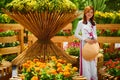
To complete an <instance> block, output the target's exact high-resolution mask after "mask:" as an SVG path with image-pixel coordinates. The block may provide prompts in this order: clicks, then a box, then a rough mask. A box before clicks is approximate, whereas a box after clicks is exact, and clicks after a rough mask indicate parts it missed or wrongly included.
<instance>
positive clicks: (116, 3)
mask: <svg viewBox="0 0 120 80" xmlns="http://www.w3.org/2000/svg"><path fill="white" fill-rule="evenodd" d="M105 4H106V5H107V6H106V8H105V11H107V12H110V11H120V0H107V1H106V2H105Z"/></svg>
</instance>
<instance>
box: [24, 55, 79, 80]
mask: <svg viewBox="0 0 120 80" xmlns="http://www.w3.org/2000/svg"><path fill="white" fill-rule="evenodd" d="M22 67H23V69H22V78H23V80H72V76H73V75H74V74H75V73H76V72H77V70H78V69H77V67H73V66H72V64H71V63H67V62H66V61H65V60H62V59H57V58H56V57H55V56H52V57H51V60H49V61H46V62H43V61H40V60H39V59H34V60H28V61H27V62H26V63H24V64H23V65H22Z"/></svg>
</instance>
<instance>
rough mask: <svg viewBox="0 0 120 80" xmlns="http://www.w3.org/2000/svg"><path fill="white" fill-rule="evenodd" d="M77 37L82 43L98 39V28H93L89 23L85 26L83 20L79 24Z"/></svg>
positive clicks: (76, 32) (76, 31)
mask: <svg viewBox="0 0 120 80" xmlns="http://www.w3.org/2000/svg"><path fill="white" fill-rule="evenodd" d="M75 36H76V37H77V38H78V39H80V40H82V41H84V40H86V39H92V38H94V39H97V33H96V26H92V24H91V23H90V22H89V21H88V22H87V24H84V23H83V20H81V21H79V22H78V25H77V28H76V30H75Z"/></svg>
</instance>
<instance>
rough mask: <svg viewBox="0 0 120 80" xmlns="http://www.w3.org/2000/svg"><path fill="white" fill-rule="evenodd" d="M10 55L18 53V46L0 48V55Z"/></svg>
mask: <svg viewBox="0 0 120 80" xmlns="http://www.w3.org/2000/svg"><path fill="white" fill-rule="evenodd" d="M12 53H18V54H19V53H20V46H16V47H7V48H0V54H2V55H5V54H12Z"/></svg>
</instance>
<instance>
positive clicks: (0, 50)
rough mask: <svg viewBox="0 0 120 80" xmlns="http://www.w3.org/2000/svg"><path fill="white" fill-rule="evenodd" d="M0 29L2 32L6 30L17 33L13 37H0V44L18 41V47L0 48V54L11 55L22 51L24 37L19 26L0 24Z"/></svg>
mask: <svg viewBox="0 0 120 80" xmlns="http://www.w3.org/2000/svg"><path fill="white" fill-rule="evenodd" d="M0 29H2V30H3V31H6V30H15V31H17V32H18V34H17V35H15V36H9V37H0V43H11V42H15V41H19V42H20V45H19V46H15V47H6V48H0V54H2V55H5V54H12V53H18V54H19V53H20V52H22V51H23V50H24V36H23V29H24V28H23V27H22V26H21V25H20V24H0Z"/></svg>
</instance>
